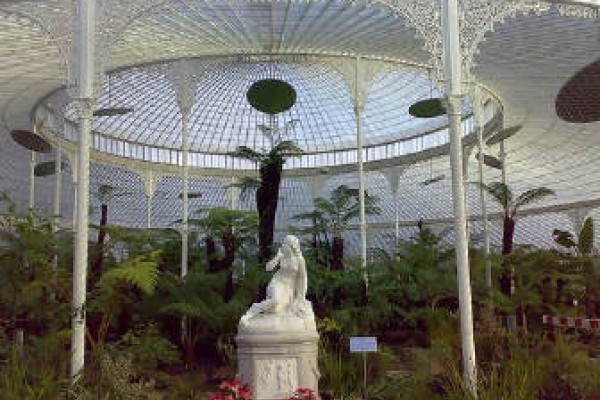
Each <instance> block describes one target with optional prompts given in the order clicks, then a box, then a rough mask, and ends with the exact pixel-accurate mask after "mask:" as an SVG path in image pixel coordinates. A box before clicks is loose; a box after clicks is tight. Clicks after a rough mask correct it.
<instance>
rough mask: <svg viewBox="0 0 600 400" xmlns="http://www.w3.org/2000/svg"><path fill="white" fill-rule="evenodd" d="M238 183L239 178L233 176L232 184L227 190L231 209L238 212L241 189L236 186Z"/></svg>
mask: <svg viewBox="0 0 600 400" xmlns="http://www.w3.org/2000/svg"><path fill="white" fill-rule="evenodd" d="M236 182H237V178H236V177H235V176H232V177H231V183H230V185H229V188H228V190H227V194H228V195H229V208H230V209H231V210H237V209H239V208H240V188H239V187H237V186H235V183H236Z"/></svg>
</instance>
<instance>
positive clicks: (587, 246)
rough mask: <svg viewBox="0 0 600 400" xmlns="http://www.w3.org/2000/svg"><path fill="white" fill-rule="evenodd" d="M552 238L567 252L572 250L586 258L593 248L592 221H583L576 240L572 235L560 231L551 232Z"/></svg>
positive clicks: (588, 219) (588, 218)
mask: <svg viewBox="0 0 600 400" xmlns="http://www.w3.org/2000/svg"><path fill="white" fill-rule="evenodd" d="M552 238H553V239H554V241H555V242H556V243H557V244H558V245H560V246H563V247H565V248H566V249H568V250H571V249H574V250H575V251H576V252H577V254H579V255H582V256H588V255H590V254H591V253H592V250H593V248H594V220H593V219H592V217H587V218H586V219H585V221H584V222H583V225H582V226H581V229H580V231H579V234H578V235H577V240H575V238H574V236H573V233H571V232H569V231H563V230H560V229H555V230H554V231H552Z"/></svg>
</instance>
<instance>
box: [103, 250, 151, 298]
mask: <svg viewBox="0 0 600 400" xmlns="http://www.w3.org/2000/svg"><path fill="white" fill-rule="evenodd" d="M158 256H159V252H153V253H150V254H149V255H143V256H139V257H135V258H134V259H132V260H128V261H126V262H125V263H123V264H121V265H120V266H118V267H115V268H113V269H111V270H109V271H107V272H106V273H104V274H103V275H102V277H101V278H100V281H99V286H100V287H101V288H102V289H104V290H108V291H110V290H114V289H115V288H116V287H118V285H120V284H121V283H126V284H128V285H131V286H135V287H137V288H138V289H140V290H141V291H142V292H144V293H146V294H152V293H154V289H155V288H156V284H157V283H158Z"/></svg>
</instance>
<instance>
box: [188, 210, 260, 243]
mask: <svg viewBox="0 0 600 400" xmlns="http://www.w3.org/2000/svg"><path fill="white" fill-rule="evenodd" d="M198 213H199V214H204V218H193V219H190V220H189V223H190V224H191V225H194V226H197V227H198V228H200V229H201V230H203V231H204V232H206V234H209V235H214V236H223V235H224V234H226V233H229V232H233V233H234V234H235V236H236V239H237V242H238V244H239V245H243V244H244V243H246V242H250V241H252V240H253V239H254V236H255V235H256V227H257V226H258V214H257V213H256V212H254V211H243V210H230V209H228V208H225V207H215V208H210V209H199V210H198Z"/></svg>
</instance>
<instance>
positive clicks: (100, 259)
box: [92, 203, 108, 280]
mask: <svg viewBox="0 0 600 400" xmlns="http://www.w3.org/2000/svg"><path fill="white" fill-rule="evenodd" d="M107 224H108V204H106V203H102V205H101V206H100V225H99V226H98V253H97V254H96V258H95V259H94V262H93V263H92V278H93V279H94V280H95V279H98V278H100V276H101V275H102V267H103V264H104V241H105V240H106V225H107Z"/></svg>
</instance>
